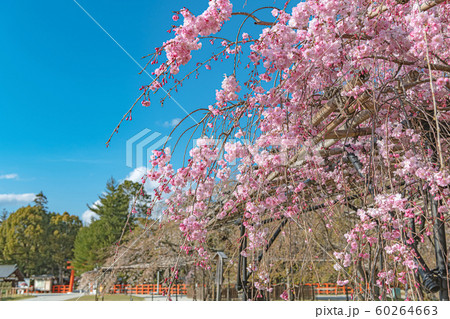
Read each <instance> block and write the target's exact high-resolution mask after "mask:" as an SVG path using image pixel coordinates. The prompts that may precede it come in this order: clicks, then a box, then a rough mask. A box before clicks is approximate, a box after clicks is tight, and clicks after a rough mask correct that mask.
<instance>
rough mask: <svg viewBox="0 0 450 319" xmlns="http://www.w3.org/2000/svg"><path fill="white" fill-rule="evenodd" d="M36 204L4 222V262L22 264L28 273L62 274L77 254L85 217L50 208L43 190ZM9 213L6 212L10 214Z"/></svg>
mask: <svg viewBox="0 0 450 319" xmlns="http://www.w3.org/2000/svg"><path fill="white" fill-rule="evenodd" d="M34 202H35V205H34V206H27V207H22V208H19V209H18V210H17V211H16V212H14V213H12V214H11V215H9V217H7V218H6V219H4V218H3V217H2V219H4V220H3V221H2V223H1V224H0V262H1V263H14V264H18V266H19V269H20V270H21V271H22V272H24V274H25V275H26V276H32V275H39V274H46V273H47V274H49V273H50V274H54V275H56V274H57V271H59V275H60V276H61V275H62V272H63V270H64V269H65V265H66V262H67V260H69V259H71V258H72V257H73V244H74V241H75V238H76V235H77V232H78V230H79V229H80V227H81V221H80V219H79V218H78V217H77V216H72V215H70V214H69V213H67V212H65V213H63V214H57V213H49V212H48V211H47V198H46V197H45V195H44V194H43V193H42V192H41V193H39V194H38V195H37V197H36V199H35V201H34ZM6 216H7V215H5V217H6Z"/></svg>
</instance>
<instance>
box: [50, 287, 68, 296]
mask: <svg viewBox="0 0 450 319" xmlns="http://www.w3.org/2000/svg"><path fill="white" fill-rule="evenodd" d="M68 292H70V285H53V286H52V293H54V294H65V293H68Z"/></svg>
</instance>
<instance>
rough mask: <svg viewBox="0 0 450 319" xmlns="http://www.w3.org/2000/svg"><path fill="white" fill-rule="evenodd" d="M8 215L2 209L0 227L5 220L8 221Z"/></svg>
mask: <svg viewBox="0 0 450 319" xmlns="http://www.w3.org/2000/svg"><path fill="white" fill-rule="evenodd" d="M8 215H9V212H8V211H7V210H6V209H4V208H3V210H2V212H1V213H0V226H1V224H2V223H3V222H4V221H5V220H7V219H8Z"/></svg>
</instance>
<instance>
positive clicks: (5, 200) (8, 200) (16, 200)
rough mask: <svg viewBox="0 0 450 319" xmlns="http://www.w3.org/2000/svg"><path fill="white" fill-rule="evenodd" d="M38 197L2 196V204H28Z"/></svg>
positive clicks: (32, 195) (21, 195)
mask: <svg viewBox="0 0 450 319" xmlns="http://www.w3.org/2000/svg"><path fill="white" fill-rule="evenodd" d="M35 197H36V195H35V194H33V193H27V194H0V204H11V205H14V204H27V203H29V202H32V201H33V200H34V198H35Z"/></svg>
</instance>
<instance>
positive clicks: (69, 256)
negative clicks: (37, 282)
mask: <svg viewBox="0 0 450 319" xmlns="http://www.w3.org/2000/svg"><path fill="white" fill-rule="evenodd" d="M140 187H141V185H140V184H139V183H134V182H131V181H124V182H123V183H121V184H118V183H117V182H116V181H115V180H114V179H111V180H109V181H108V183H107V185H106V192H104V193H103V195H101V196H99V199H100V201H99V202H100V204H98V205H93V206H92V207H89V209H91V210H92V211H93V212H94V213H96V214H97V215H98V217H99V218H98V219H97V220H93V221H91V223H90V224H89V225H85V226H83V225H82V222H81V220H80V219H79V218H78V216H75V215H71V214H69V213H68V212H64V213H62V214H58V213H55V212H50V211H49V210H48V208H47V203H48V202H47V198H46V196H45V195H44V194H43V193H42V192H40V193H39V194H38V195H37V196H36V199H35V200H34V203H33V205H29V206H26V207H21V208H19V209H18V210H17V211H15V212H12V213H11V214H9V213H8V212H7V211H6V210H3V211H2V213H1V214H0V264H17V265H18V266H19V269H20V270H21V271H22V272H23V273H24V274H25V276H26V277H30V276H33V275H41V274H52V275H55V276H59V277H60V278H62V275H63V274H64V271H65V269H66V266H67V261H69V260H71V261H73V265H74V266H75V269H76V271H77V273H81V272H84V271H88V270H92V269H94V268H95V267H98V266H101V265H102V264H103V262H104V261H105V259H106V258H107V257H108V255H109V253H110V252H111V247H112V246H114V244H115V243H116V242H117V241H118V240H119V238H120V237H121V234H122V231H123V229H124V226H125V225H126V223H127V221H128V226H127V230H128V231H129V229H133V228H134V227H135V224H136V219H137V217H138V216H142V215H143V214H145V213H146V201H147V200H148V198H149V197H148V195H147V194H145V192H143V191H141V192H140ZM136 194H140V195H139V197H138V200H137V201H135V199H136V197H135V196H136ZM133 202H136V205H135V206H134V211H133V212H131V208H132V206H133V205H132V203H133ZM130 212H131V214H130V216H128V215H129V213H130Z"/></svg>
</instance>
